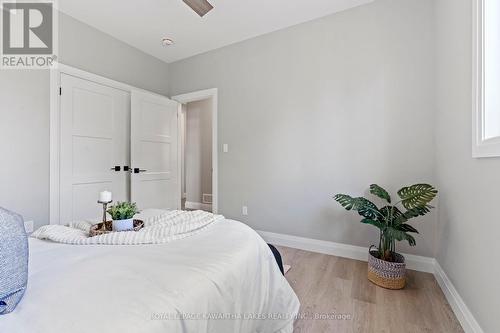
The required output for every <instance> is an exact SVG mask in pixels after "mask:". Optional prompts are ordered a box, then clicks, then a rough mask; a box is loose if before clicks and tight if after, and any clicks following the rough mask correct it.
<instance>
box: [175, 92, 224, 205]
mask: <svg viewBox="0 0 500 333" xmlns="http://www.w3.org/2000/svg"><path fill="white" fill-rule="evenodd" d="M172 99H173V100H175V101H177V102H179V103H181V111H180V121H179V139H180V140H179V151H180V161H181V162H180V169H181V186H180V191H181V197H182V201H181V208H182V209H183V210H205V211H209V212H214V213H216V212H217V208H218V207H217V89H209V90H202V91H197V92H193V93H188V94H183V95H178V96H173V97H172Z"/></svg>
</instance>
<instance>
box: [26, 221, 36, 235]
mask: <svg viewBox="0 0 500 333" xmlns="http://www.w3.org/2000/svg"><path fill="white" fill-rule="evenodd" d="M34 225H35V222H33V221H24V230H26V233H28V234H29V233H32V232H33V228H34Z"/></svg>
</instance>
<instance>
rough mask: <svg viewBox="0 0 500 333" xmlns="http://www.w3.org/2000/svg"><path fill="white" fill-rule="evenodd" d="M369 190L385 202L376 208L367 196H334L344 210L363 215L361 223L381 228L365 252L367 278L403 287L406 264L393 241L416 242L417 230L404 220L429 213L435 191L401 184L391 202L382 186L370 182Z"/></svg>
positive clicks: (388, 286) (389, 285) (428, 186)
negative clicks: (377, 240) (374, 242)
mask: <svg viewBox="0 0 500 333" xmlns="http://www.w3.org/2000/svg"><path fill="white" fill-rule="evenodd" d="M370 193H371V194H373V195H375V196H377V197H379V198H381V199H382V200H384V201H386V202H387V203H388V205H386V206H384V207H382V208H380V209H379V208H378V207H377V206H376V205H375V204H374V203H373V202H371V201H370V200H368V199H365V198H363V197H358V198H353V197H351V196H349V195H346V194H337V195H335V197H334V199H335V200H336V201H337V202H338V203H340V204H341V205H342V207H344V208H345V209H347V210H355V211H357V212H358V214H359V215H361V216H362V217H363V219H362V220H361V223H365V224H371V225H373V226H375V227H377V228H378V229H379V231H380V238H379V245H378V249H376V250H375V249H373V248H374V247H375V246H371V247H370V249H369V251H368V254H369V255H368V279H369V280H370V281H372V282H373V283H375V284H377V285H379V286H381V287H384V288H388V289H402V288H404V286H405V284H406V265H405V259H404V257H403V256H402V255H401V254H399V253H397V252H396V241H404V240H406V241H408V243H409V244H410V246H415V245H416V242H415V238H414V237H413V236H412V235H411V233H418V231H417V229H415V228H414V227H412V226H411V225H409V224H408V223H407V222H408V221H409V220H410V219H412V218H415V217H418V216H423V215H425V214H427V213H429V212H430V210H431V209H432V208H434V207H432V206H430V205H429V203H430V202H431V201H432V200H433V199H434V198H435V197H436V195H437V193H438V191H437V190H436V189H435V188H434V187H433V186H432V185H429V184H415V185H412V186H408V187H403V188H402V189H400V190H399V191H398V196H399V198H400V200H399V201H398V202H396V203H395V204H393V205H392V204H391V196H390V195H389V193H388V192H387V191H386V190H384V189H383V188H382V187H380V186H378V185H376V184H373V185H370ZM400 208H401V209H400ZM403 210H404V212H403Z"/></svg>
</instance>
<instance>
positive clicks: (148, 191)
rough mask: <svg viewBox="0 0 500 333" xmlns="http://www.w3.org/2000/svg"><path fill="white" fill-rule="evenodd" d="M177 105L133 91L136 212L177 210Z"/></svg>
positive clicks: (132, 134) (132, 184)
mask: <svg viewBox="0 0 500 333" xmlns="http://www.w3.org/2000/svg"><path fill="white" fill-rule="evenodd" d="M178 110H179V103H177V102H174V101H172V100H170V99H168V98H166V97H162V96H159V95H155V94H151V93H147V92H143V91H133V92H132V118H131V160H132V167H133V169H132V181H131V197H132V201H134V202H137V205H138V207H139V209H145V208H161V209H180V203H181V197H180V194H181V190H180V179H179V178H180V173H179V166H178V161H179V157H178V144H177V140H178V118H177V112H178Z"/></svg>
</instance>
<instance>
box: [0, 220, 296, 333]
mask: <svg viewBox="0 0 500 333" xmlns="http://www.w3.org/2000/svg"><path fill="white" fill-rule="evenodd" d="M29 268H30V271H29V281H28V289H27V291H26V294H25V296H24V298H23V300H22V301H21V303H20V304H19V305H18V307H17V308H16V310H15V311H14V312H13V313H11V314H8V315H5V316H0V332H10V333H18V332H19V333H79V332H82V333H83V332H85V333H87V332H95V333H108V332H109V333H111V332H117V333H127V332H130V333H160V332H161V333H166V332H169V333H171V332H179V333H187V332H189V333H191V332H193V333H202V332H213V333H225V332H228V333H236V332H241V333H245V332H248V333H250V332H262V333H273V332H292V326H293V319H294V316H295V314H296V313H297V312H298V309H299V301H298V299H297V296H296V295H295V293H294V292H293V290H292V289H291V287H290V285H289V284H288V282H287V281H286V279H285V278H284V277H283V276H282V275H281V273H280V271H279V269H278V266H277V265H276V262H275V259H274V256H273V255H272V253H271V252H270V250H269V248H268V246H267V244H266V243H265V242H264V241H263V240H262V238H260V236H259V235H257V233H255V232H254V231H253V230H252V229H250V228H249V227H247V226H246V225H244V224H242V223H239V222H236V221H231V220H222V221H218V222H217V223H215V224H214V225H213V226H211V227H210V228H207V229H206V230H204V231H203V232H200V233H198V234H196V235H193V236H191V237H189V238H185V239H180V240H176V241H173V242H170V243H165V244H157V245H132V246H127V245H117V246H106V245H104V246H102V245H66V244H58V243H52V242H49V241H42V240H38V239H33V238H32V239H30V266H29ZM207 316H208V317H207ZM210 317H211V318H212V319H207V318H210ZM216 318H218V319H216ZM221 318H222V319H221Z"/></svg>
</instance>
